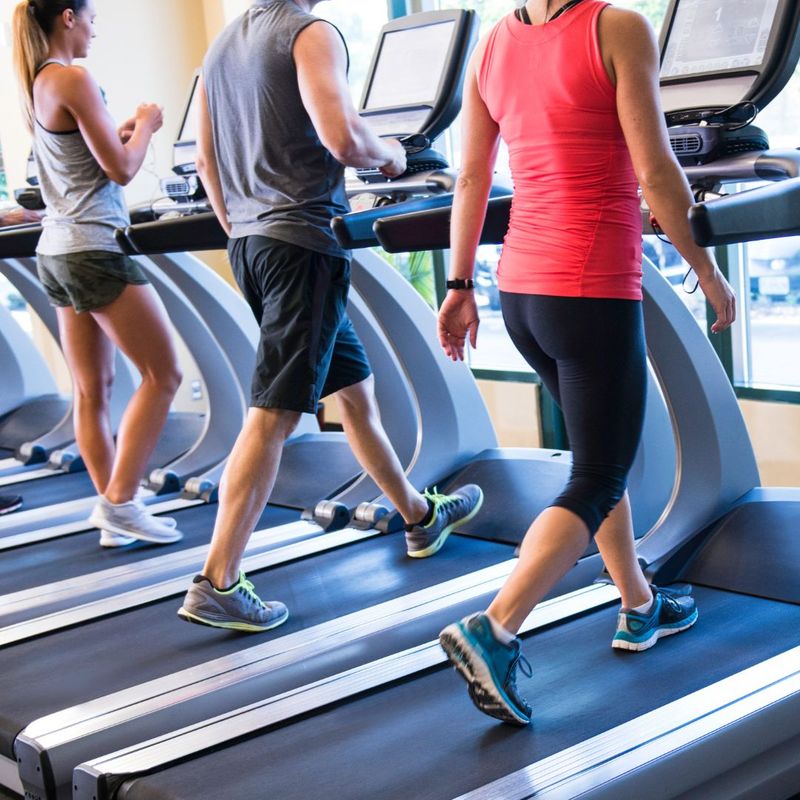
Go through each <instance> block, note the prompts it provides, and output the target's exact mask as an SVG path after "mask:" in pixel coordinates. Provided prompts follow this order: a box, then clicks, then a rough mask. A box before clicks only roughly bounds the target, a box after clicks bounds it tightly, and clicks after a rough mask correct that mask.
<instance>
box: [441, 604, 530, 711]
mask: <svg viewBox="0 0 800 800" xmlns="http://www.w3.org/2000/svg"><path fill="white" fill-rule="evenodd" d="M439 644H441V646H442V649H443V650H444V652H445V653H447V657H448V658H449V659H450V661H452V662H453V666H454V667H455V668H456V671H457V672H458V674H459V675H461V677H462V678H464V680H465V681H466V682H467V684H468V685H469V696H470V698H471V699H472V702H473V703H474V704H475V706H476V708H477V709H478V710H479V711H482V712H483V713H484V714H488V715H489V716H490V717H494V718H495V719H499V720H502V721H503V722H508V723H510V724H511V725H520V726H525V725H528V724H530V721H531V713H532V710H531V707H530V706H529V705H528V703H527V702H526V700H525V698H524V697H522V695H520V693H519V691H518V689H517V667H519V669H520V671H521V672H522V674H523V675H525V676H526V677H528V678H530V676H531V674H532V671H531V665H530V663H529V662H528V660H527V659H526V658H525V656H523V655H522V653H521V652H520V646H521V642H520V640H519V639H514V640H513V641H512V642H511V644H508V645H505V644H502V642H499V641H497V639H495V637H494V633H493V632H492V623H491V622H490V621H489V618H488V617H487V616H486V614H473V615H472V616H471V617H465V618H464V619H462V620H461V621H460V622H456V623H454V624H452V625H448V626H447V627H446V628H445V629H444V630H443V631H442V632H441V633H440V634H439Z"/></svg>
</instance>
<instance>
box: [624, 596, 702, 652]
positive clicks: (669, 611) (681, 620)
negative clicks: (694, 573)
mask: <svg viewBox="0 0 800 800" xmlns="http://www.w3.org/2000/svg"><path fill="white" fill-rule="evenodd" d="M651 588H652V591H653V606H652V608H651V609H650V612H649V613H648V614H639V613H638V612H636V611H632V610H631V609H629V608H623V609H620V612H619V616H618V617H617V632H616V633H615V634H614V639H613V641H612V642H611V646H612V647H614V648H616V649H618V650H635V651H641V650H648V649H649V648H651V647H652V646H653V645H654V644H655V643H656V642H657V641H658V640H659V639H660V638H662V637H663V636H670V635H672V634H673V633H680V632H681V631H685V630H686V629H687V628H691V627H692V625H694V624H695V622H697V607H696V606H695V602H694V598H693V597H691V595H689V594H688V593H679V592H671V591H670V590H669V589H660V588H658V587H656V586H653V587H651Z"/></svg>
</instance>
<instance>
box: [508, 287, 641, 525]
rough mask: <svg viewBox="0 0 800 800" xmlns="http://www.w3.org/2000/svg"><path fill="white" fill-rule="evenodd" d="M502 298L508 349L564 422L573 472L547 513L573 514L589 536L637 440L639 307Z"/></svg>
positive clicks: (619, 484)
mask: <svg viewBox="0 0 800 800" xmlns="http://www.w3.org/2000/svg"><path fill="white" fill-rule="evenodd" d="M500 297H501V303H502V309H503V318H504V320H505V323H506V328H507V329H508V333H509V335H510V336H511V339H512V341H513V342H514V344H515V345H516V347H517V349H518V350H519V351H520V353H521V354H522V355H523V357H524V358H525V360H526V361H527V362H528V363H529V364H530V365H531V366H532V367H533V368H534V369H535V370H536V372H538V373H539V376H540V377H541V379H542V383H544V385H545V386H546V387H547V389H548V390H549V391H550V392H551V394H552V395H553V397H554V398H555V400H556V402H557V403H558V405H559V406H560V408H561V410H562V412H563V414H564V421H565V424H566V428H567V435H568V436H569V441H570V446H571V448H572V472H571V474H570V479H569V483H567V485H566V487H565V488H564V491H563V492H562V493H561V494H560V495H559V496H558V497H557V498H556V499H555V500H554V501H553V503H552V505H554V506H560V507H562V508H566V509H569V510H570V511H572V512H573V513H575V514H577V515H578V516H579V517H580V518H581V519H582V520H583V521H584V522H585V523H586V526H587V527H588V529H589V533H590V535H592V536H594V534H595V533H596V532H597V529H598V528H599V527H600V524H601V523H602V521H603V520H604V519H605V518H606V516H607V515H608V513H609V512H610V511H611V510H612V509H613V508H614V506H616V505H617V503H618V502H619V501H620V499H621V498H622V495H623V494H624V492H625V485H626V478H627V475H628V471H629V470H630V468H631V465H632V464H633V459H634V457H635V455H636V449H637V447H638V445H639V438H640V436H641V432H642V423H643V420H644V408H645V398H646V392H647V360H646V356H647V353H646V348H645V341H644V322H643V318H642V304H641V303H640V302H638V301H635V300H607V299H594V298H584V297H550V296H544V295H531V294H511V293H509V292H501V294H500Z"/></svg>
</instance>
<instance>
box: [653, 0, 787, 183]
mask: <svg viewBox="0 0 800 800" xmlns="http://www.w3.org/2000/svg"><path fill="white" fill-rule="evenodd" d="M798 60H800V3H797V2H796V0H726V1H725V2H720V0H670V3H669V7H668V9H667V13H666V16H665V18H664V25H663V28H662V31H661V73H660V83H661V98H662V103H663V106H664V110H665V113H666V119H667V125H668V128H669V137H670V144H671V145H672V149H673V151H674V153H675V155H676V156H677V158H678V161H679V162H680V163H681V165H682V166H683V167H684V168H685V169H686V173H687V176H688V178H689V181H690V183H692V185H693V187H694V188H695V190H696V192H697V196H698V197H699V196H701V195H702V194H703V192H708V191H716V190H717V189H718V188H719V186H720V185H721V184H722V183H723V182H724V181H726V180H745V181H746V180H758V179H763V177H764V171H765V169H766V162H769V170H770V171H771V174H772V173H774V172H775V170H774V163H773V162H774V155H775V154H773V153H772V152H771V151H769V139H768V137H767V134H766V133H765V132H764V131H763V130H762V129H761V128H758V127H756V126H755V125H754V124H753V122H754V121H755V120H756V117H757V116H758V113H759V112H760V111H761V110H762V109H763V108H765V107H766V106H767V105H768V104H769V103H770V102H771V101H772V100H773V99H774V98H775V97H776V96H777V95H778V94H779V93H780V92H781V90H782V89H783V88H784V87H785V86H786V84H787V82H788V81H789V79H790V78H791V76H792V75H793V73H794V70H795V67H796V66H797V63H798ZM779 160H780V161H781V162H783V161H785V162H786V163H785V164H782V166H781V167H780V169H783V168H784V167H785V168H786V172H787V176H788V174H789V173H790V172H791V171H793V170H794V165H793V164H790V163H789V162H790V161H793V159H791V158H790V159H788V160H786V159H779Z"/></svg>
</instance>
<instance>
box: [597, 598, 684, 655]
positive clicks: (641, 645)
mask: <svg viewBox="0 0 800 800" xmlns="http://www.w3.org/2000/svg"><path fill="white" fill-rule="evenodd" d="M697 616H698V615H697V609H695V612H694V614H693V615H692V616H691V617H689V619H688V620H687V621H686V624H685V625H681V626H680V627H679V628H656V630H654V631H653V633H652V635H651V636H649V637H648V638H647V639H645V640H644V641H641V642H628V641H626V640H625V639H613V640H612V642H611V646H612V647H613V648H614V649H615V650H628V651H630V652H634V653H641V652H642V651H643V650H649V649H650V648H651V647H653V646H654V645H655V644H656V643H657V642H658V640H659V639H663V638H664V637H665V636H672V634H674V633H682V632H683V631H686V630H688V629H689V628H691V627H692V625H694V624H695V622H697Z"/></svg>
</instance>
